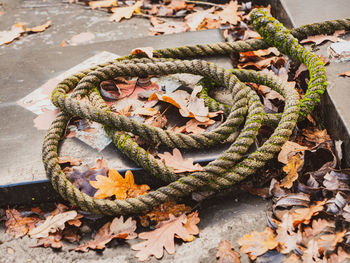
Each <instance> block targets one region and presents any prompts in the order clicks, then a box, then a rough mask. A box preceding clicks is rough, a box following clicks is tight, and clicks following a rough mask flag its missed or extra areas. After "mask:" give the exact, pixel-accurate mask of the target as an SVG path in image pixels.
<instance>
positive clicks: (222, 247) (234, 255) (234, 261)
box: [216, 240, 241, 263]
mask: <svg viewBox="0 0 350 263" xmlns="http://www.w3.org/2000/svg"><path fill="white" fill-rule="evenodd" d="M216 257H217V258H218V260H217V263H240V262H241V260H240V257H241V255H240V254H239V253H238V252H236V251H235V250H234V248H233V247H232V246H231V244H230V242H228V241H227V240H221V241H220V243H219V246H218V252H216Z"/></svg>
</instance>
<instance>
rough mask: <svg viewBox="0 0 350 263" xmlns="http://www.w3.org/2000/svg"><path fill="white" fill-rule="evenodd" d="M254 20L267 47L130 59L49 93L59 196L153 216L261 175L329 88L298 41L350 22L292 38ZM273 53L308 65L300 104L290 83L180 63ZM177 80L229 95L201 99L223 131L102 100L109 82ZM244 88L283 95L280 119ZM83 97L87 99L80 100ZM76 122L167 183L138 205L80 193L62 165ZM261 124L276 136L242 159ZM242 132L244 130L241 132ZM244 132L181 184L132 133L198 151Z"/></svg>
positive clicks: (177, 51)
mask: <svg viewBox="0 0 350 263" xmlns="http://www.w3.org/2000/svg"><path fill="white" fill-rule="evenodd" d="M251 19H252V22H253V25H254V27H255V29H256V30H257V31H258V32H259V33H260V35H261V36H262V37H263V38H264V40H247V41H237V42H233V43H217V44H212V45H211V44H208V45H195V46H184V47H178V48H167V49H161V50H156V51H155V52H154V53H155V55H157V56H158V57H160V58H157V59H155V58H154V59H149V58H135V57H133V56H127V57H123V58H119V59H117V60H114V61H111V62H109V63H106V64H103V65H99V66H96V67H93V68H91V69H88V70H84V71H81V72H79V73H77V74H75V75H73V76H70V77H69V78H67V79H65V80H63V81H62V82H61V83H59V84H58V86H57V87H56V89H55V90H54V92H53V93H52V96H51V100H52V103H53V104H54V105H55V106H56V107H58V108H59V109H60V110H61V112H60V113H59V114H58V115H57V117H56V119H55V120H54V121H53V123H52V124H51V127H50V129H49V131H48V134H47V135H46V137H45V139H44V143H43V150H42V156H43V162H44V166H45V170H46V173H47V176H48V177H49V178H50V180H51V182H52V185H53V187H54V189H55V190H56V191H57V192H59V194H60V195H61V196H62V197H63V198H64V199H66V200H68V201H69V202H71V203H72V204H74V205H76V206H79V207H80V208H81V209H83V210H85V211H90V212H93V213H98V214H106V215H125V214H134V213H140V212H142V211H146V210H150V209H152V208H153V207H155V206H157V205H159V204H161V203H164V202H166V201H168V200H172V199H179V198H183V197H185V196H187V195H188V194H190V193H191V192H193V191H200V190H215V191H219V190H221V189H225V188H228V187H231V186H232V185H233V184H235V183H237V182H240V181H241V180H243V179H245V178H246V177H247V176H249V175H251V174H253V173H255V172H256V171H257V170H258V169H260V168H263V167H264V165H265V164H266V162H267V161H268V160H270V159H272V158H273V157H274V156H275V155H276V154H277V153H278V152H279V151H280V149H281V147H282V145H283V144H284V143H285V142H286V141H287V140H288V138H289V136H290V135H291V133H292V131H293V129H294V127H295V124H296V122H297V121H298V119H302V118H304V117H305V116H306V115H307V114H309V113H310V112H312V110H313V109H314V107H315V106H316V105H317V104H318V103H319V101H320V96H321V95H322V94H323V93H324V91H325V88H326V77H325V68H324V65H323V63H322V61H321V60H320V59H319V58H318V57H317V56H316V55H314V54H313V53H311V52H309V51H307V50H306V49H304V48H303V47H302V46H301V45H299V43H298V40H297V39H296V38H298V39H302V38H305V37H307V36H308V35H315V34H319V33H332V32H334V31H335V30H338V29H349V28H350V20H349V19H346V20H335V21H327V22H324V23H317V24H312V25H306V26H303V27H300V28H297V29H294V30H292V31H291V32H290V31H288V30H287V29H286V28H285V27H284V26H283V25H282V24H281V23H279V22H278V21H277V20H276V19H274V18H273V17H271V16H270V15H269V14H268V13H267V12H266V11H265V10H263V9H257V10H254V11H253V12H252V15H251ZM269 46H275V47H276V48H278V49H279V51H280V52H282V53H283V54H285V55H288V56H289V57H290V58H292V59H294V60H297V61H299V62H302V63H304V64H305V65H306V66H307V68H308V70H309V74H310V81H309V84H308V88H307V91H306V93H305V95H304V97H303V98H302V99H301V100H299V95H298V93H297V92H296V91H295V90H294V89H293V88H291V87H290V86H288V84H287V83H285V82H284V81H282V80H280V79H279V78H277V77H275V76H271V75H269V74H264V73H261V72H256V71H252V70H238V69H234V70H226V69H224V68H221V67H219V66H217V65H215V64H212V63H209V62H206V61H203V60H178V58H188V57H197V56H208V55H218V54H229V53H232V52H242V51H252V50H256V49H264V48H267V47H269ZM175 58H176V59H175ZM175 73H191V74H196V75H202V76H204V77H206V78H208V79H210V80H212V81H214V82H216V83H218V84H220V85H222V86H224V87H225V88H227V89H228V90H229V91H230V93H231V94H232V105H233V106H228V105H224V104H221V103H219V102H217V101H215V100H213V99H212V98H210V97H209V95H208V89H205V90H203V92H202V94H201V96H202V97H203V98H204V99H205V101H206V104H207V105H208V107H209V109H210V110H219V109H222V110H224V111H225V113H226V116H227V118H226V121H225V122H224V123H223V124H222V125H221V126H220V127H218V128H216V129H214V130H212V131H210V132H206V133H202V134H189V135H185V134H181V133H174V132H170V131H167V130H162V129H160V128H156V127H152V126H148V125H145V124H143V123H139V122H137V121H135V120H132V119H129V118H127V117H125V116H121V115H117V114H115V113H113V112H112V111H111V110H110V109H109V107H108V106H107V105H106V103H105V102H104V101H103V99H102V98H101V96H100V95H99V90H98V87H99V84H100V83H101V82H102V81H104V80H108V79H113V78H116V77H118V76H130V77H134V76H147V75H166V74H175ZM243 82H254V83H257V84H263V85H267V86H269V87H271V88H272V89H274V90H275V91H277V92H279V93H280V94H281V95H282V96H283V97H284V98H285V107H284V111H283V113H281V114H274V115H273V114H265V113H264V112H263V107H262V104H261V102H260V99H259V97H258V95H257V94H256V93H255V92H254V91H253V90H252V89H251V88H249V87H248V86H246V85H245V84H244V83H243ZM71 90H73V91H72V93H71V94H69V95H68V92H70V91H71ZM85 97H86V98H88V99H87V100H85V99H81V98H85ZM73 116H79V117H81V118H86V119H89V120H92V121H95V122H99V123H101V124H103V125H104V127H105V129H106V131H107V133H108V134H109V136H110V137H111V138H112V140H113V142H114V144H115V145H116V147H117V148H118V149H119V150H120V151H122V152H123V153H124V154H126V155H127V156H128V157H129V158H131V159H132V160H133V161H135V162H136V163H137V164H138V165H140V166H141V167H143V168H144V169H145V170H147V171H148V172H149V173H151V174H152V175H154V176H156V177H158V178H159V179H161V180H162V181H164V182H167V183H169V184H168V185H166V186H163V187H160V188H158V189H157V190H154V191H151V192H149V193H147V194H144V195H141V196H138V197H137V198H128V199H125V200H108V199H96V198H93V197H91V196H88V195H86V194H85V193H82V192H81V191H80V190H78V189H77V188H75V187H74V186H73V184H72V183H71V182H70V181H69V180H68V179H67V178H66V176H65V174H64V173H63V171H62V170H61V167H60V165H59V164H58V159H57V158H58V144H59V141H60V140H61V138H62V136H63V135H64V132H65V129H66V126H67V124H68V122H69V120H70V119H71V118H72V117H73ZM264 122H270V123H275V124H276V128H275V131H274V133H273V134H272V135H271V137H270V138H269V139H268V140H267V141H266V142H265V143H264V144H263V145H262V146H261V147H259V148H258V149H257V150H256V151H255V152H253V153H251V154H250V155H248V157H245V158H243V156H244V155H245V154H246V153H247V151H248V148H249V147H250V145H252V144H253V142H254V139H255V137H256V136H257V134H258V130H259V128H260V126H261V124H262V123H264ZM242 125H243V128H242V129H241V130H240V127H241V126H242ZM239 130H240V134H239V136H238V137H237V139H236V140H235V141H234V142H233V143H232V145H231V146H230V148H229V149H228V150H227V151H225V152H224V153H223V154H222V155H221V156H220V157H219V158H218V159H216V160H214V161H212V162H210V163H209V164H207V165H206V166H205V167H204V169H203V170H202V171H199V172H194V173H191V174H189V175H186V176H183V177H180V178H179V175H177V174H175V173H174V171H173V169H172V168H170V167H167V166H166V165H165V164H164V163H163V162H162V161H160V160H158V159H156V158H154V157H153V156H152V155H150V154H149V153H148V152H147V151H146V150H144V149H143V148H141V147H140V146H138V144H137V143H136V142H134V141H133V140H132V139H131V138H130V136H129V135H128V133H127V132H129V133H132V134H134V135H138V136H140V137H142V138H143V139H145V140H147V141H149V142H153V143H159V142H160V143H161V144H163V145H166V146H168V147H171V148H174V147H178V148H184V149H189V148H197V149H199V148H205V147H209V146H211V145H215V144H217V143H220V142H222V141H223V140H225V139H227V138H228V137H229V136H230V135H231V134H232V133H233V132H236V131H239Z"/></svg>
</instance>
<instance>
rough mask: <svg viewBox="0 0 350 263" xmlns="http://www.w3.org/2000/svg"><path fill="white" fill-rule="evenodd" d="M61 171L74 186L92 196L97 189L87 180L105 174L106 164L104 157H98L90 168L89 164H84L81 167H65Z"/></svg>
mask: <svg viewBox="0 0 350 263" xmlns="http://www.w3.org/2000/svg"><path fill="white" fill-rule="evenodd" d="M63 172H64V173H65V174H66V177H67V178H68V180H69V181H70V182H72V183H73V185H74V186H75V187H76V188H78V189H79V190H80V191H82V192H83V193H85V194H87V195H89V196H94V194H95V193H96V191H97V190H96V189H95V188H94V187H92V186H91V185H90V183H89V182H90V181H92V180H95V178H96V176H97V175H102V176H107V173H108V166H107V163H106V161H105V160H104V159H98V160H97V161H96V165H95V166H94V167H92V168H90V166H89V165H85V166H84V167H83V168H82V169H76V168H70V167H66V168H65V169H64V170H63Z"/></svg>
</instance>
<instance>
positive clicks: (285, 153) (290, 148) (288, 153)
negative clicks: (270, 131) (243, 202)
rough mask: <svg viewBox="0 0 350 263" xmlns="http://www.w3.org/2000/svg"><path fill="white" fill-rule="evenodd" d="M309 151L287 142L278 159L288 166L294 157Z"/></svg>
mask: <svg viewBox="0 0 350 263" xmlns="http://www.w3.org/2000/svg"><path fill="white" fill-rule="evenodd" d="M307 149H309V148H308V147H305V146H302V145H300V144H298V143H295V142H291V141H287V142H286V143H285V144H283V146H282V149H281V151H280V153H279V154H278V158H277V159H278V161H279V162H281V163H284V164H288V162H289V160H290V159H291V157H292V156H293V155H295V154H296V153H298V152H303V151H305V150H307Z"/></svg>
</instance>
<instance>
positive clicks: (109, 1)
mask: <svg viewBox="0 0 350 263" xmlns="http://www.w3.org/2000/svg"><path fill="white" fill-rule="evenodd" d="M117 5H118V1H117V0H101V1H90V2H89V6H90V8H91V9H96V8H103V7H114V6H117Z"/></svg>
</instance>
